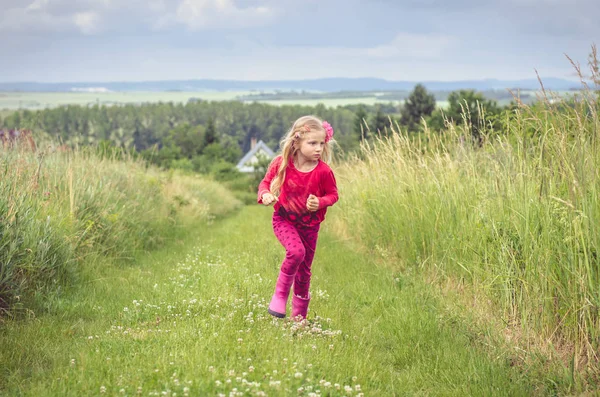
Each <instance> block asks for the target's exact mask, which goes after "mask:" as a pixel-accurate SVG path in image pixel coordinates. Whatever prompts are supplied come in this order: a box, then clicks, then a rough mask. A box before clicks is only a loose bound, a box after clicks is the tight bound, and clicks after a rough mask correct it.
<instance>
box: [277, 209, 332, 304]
mask: <svg viewBox="0 0 600 397" xmlns="http://www.w3.org/2000/svg"><path fill="white" fill-rule="evenodd" d="M319 227H320V226H319V225H317V226H309V227H306V226H302V225H295V224H293V223H291V222H290V221H288V220H287V219H285V218H284V217H282V216H281V215H279V214H278V213H277V212H275V213H274V214H273V231H274V232H275V236H276V237H277V239H278V240H279V242H280V243H281V245H283V248H285V259H284V260H283V263H282V264H281V271H282V272H283V273H286V274H295V275H296V276H295V277H294V294H295V295H298V296H301V297H303V298H307V297H308V289H309V287H310V276H311V272H310V268H311V266H312V261H313V258H314V256H315V249H316V248H317V238H318V237H319Z"/></svg>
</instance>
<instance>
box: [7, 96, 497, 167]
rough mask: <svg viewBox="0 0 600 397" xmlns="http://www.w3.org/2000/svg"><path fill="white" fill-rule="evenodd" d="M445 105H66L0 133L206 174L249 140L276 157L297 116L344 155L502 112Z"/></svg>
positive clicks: (473, 102) (476, 124) (17, 118)
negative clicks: (24, 133) (325, 129)
mask: <svg viewBox="0 0 600 397" xmlns="http://www.w3.org/2000/svg"><path fill="white" fill-rule="evenodd" d="M448 103H449V106H448V107H447V108H446V109H444V110H441V109H439V108H438V107H437V105H436V100H435V96H434V95H433V94H432V93H429V92H427V90H426V89H425V87H424V86H423V85H421V84H418V85H417V86H415V88H414V90H413V91H412V92H411V93H410V95H409V96H408V98H407V100H406V101H405V102H404V104H402V105H400V106H398V105H396V104H394V103H391V102H390V103H388V104H378V105H347V106H338V107H337V108H328V107H325V106H324V105H322V104H319V105H316V106H302V105H285V106H273V105H269V104H262V103H256V102H254V103H243V102H240V101H221V102H219V101H211V102H208V101H198V100H196V101H189V102H188V103H186V104H174V103H148V104H143V105H133V104H128V105H119V106H105V105H97V104H96V105H93V106H79V105H69V106H63V107H58V108H53V109H44V110H38V111H29V110H24V111H19V112H14V113H13V114H11V115H9V116H7V117H5V118H4V119H3V120H0V126H2V127H3V128H28V129H31V130H33V131H34V132H35V133H36V134H37V135H38V136H39V134H44V135H46V136H48V137H50V138H52V139H54V140H59V141H60V142H62V143H63V144H65V145H69V146H87V145H98V146H101V147H105V148H106V147H116V148H126V149H128V150H131V151H134V152H135V153H138V154H141V155H142V156H143V157H144V158H146V159H148V160H149V161H150V162H152V163H155V164H157V165H159V166H161V167H165V168H171V167H175V168H187V169H191V170H194V171H199V172H210V170H211V167H214V164H215V163H225V164H235V163H237V161H238V160H239V159H240V158H241V157H242V156H243V154H244V153H246V152H247V151H248V150H249V149H250V145H251V141H252V139H253V138H255V139H257V140H263V141H264V142H265V143H266V144H267V145H268V146H269V147H271V148H272V149H274V150H277V149H278V144H279V141H280V139H281V138H282V136H283V135H284V134H285V133H286V132H287V130H288V129H289V128H290V127H291V124H292V123H293V121H294V120H296V119H297V118H298V117H300V116H302V115H305V114H315V115H317V116H319V117H321V118H323V119H325V120H328V121H329V122H330V123H331V124H332V125H333V126H334V128H335V131H336V135H335V138H336V141H337V142H338V144H339V145H340V147H341V149H342V151H343V152H351V151H353V150H354V149H355V148H357V147H358V145H359V143H360V142H361V141H362V140H369V139H372V138H373V137H374V136H376V135H380V136H381V135H386V134H388V133H389V131H390V122H391V123H392V124H398V125H399V126H401V128H403V129H406V130H407V131H410V132H415V133H416V132H419V131H420V130H422V128H423V126H424V124H423V121H425V123H427V125H428V126H429V127H430V128H431V129H433V130H441V129H443V127H444V124H445V123H446V122H451V123H455V124H459V123H462V122H465V120H467V121H468V122H469V123H470V124H471V125H472V128H473V135H475V136H476V135H478V134H480V133H481V131H482V129H485V128H492V127H494V125H493V123H494V122H495V121H494V120H498V119H500V118H499V117H497V116H498V115H500V114H501V113H502V112H503V111H505V110H506V109H507V108H506V107H500V106H498V105H497V103H496V101H494V100H490V99H486V98H485V97H484V95H483V93H478V92H475V91H471V90H464V91H456V92H452V93H450V95H449V96H448ZM484 115H485V119H484ZM490 123H491V124H490ZM221 167H222V164H221Z"/></svg>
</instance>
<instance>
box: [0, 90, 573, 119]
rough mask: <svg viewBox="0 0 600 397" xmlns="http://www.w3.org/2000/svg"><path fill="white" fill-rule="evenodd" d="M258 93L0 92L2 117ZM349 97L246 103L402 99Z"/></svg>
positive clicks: (503, 102) (370, 102)
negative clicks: (55, 109) (77, 107)
mask: <svg viewBox="0 0 600 397" xmlns="http://www.w3.org/2000/svg"><path fill="white" fill-rule="evenodd" d="M521 93H522V94H529V95H530V98H531V100H534V99H535V96H536V93H535V92H534V91H521ZM253 94H254V95H256V91H254V92H251V91H225V92H216V91H215V92H192V91H188V92H183V91H164V92H0V116H4V115H6V114H7V112H8V111H13V110H17V109H28V110H38V109H45V108H53V107H57V106H64V105H81V106H89V105H95V104H98V105H109V106H110V105H121V104H142V103H158V102H173V103H187V102H188V101H189V100H190V99H192V98H195V99H202V100H205V101H228V100H235V99H236V98H238V97H246V98H247V97H248V96H249V95H253ZM349 94H350V96H349V97H347V98H336V97H334V98H314V97H312V98H311V97H307V98H305V99H303V98H302V97H299V98H293V99H287V98H285V99H277V98H268V97H267V98H264V99H261V98H257V99H256V100H245V102H253V101H256V102H261V103H268V104H270V105H275V106H282V105H306V106H315V105H317V104H319V103H322V104H323V105H325V106H327V107H337V106H344V105H353V104H359V103H364V104H366V105H375V104H377V103H382V104H383V103H390V102H392V103H395V104H401V103H402V102H403V101H402V100H386V99H382V98H381V97H380V96H379V95H378V94H377V93H375V92H374V93H373V95H371V96H362V97H360V96H353V95H352V94H351V93H349ZM554 94H555V95H561V96H567V95H572V93H569V92H557V93H554ZM510 100H511V99H506V98H502V99H496V101H497V102H498V104H499V105H507V104H508V103H510ZM437 104H438V106H439V107H441V108H446V107H447V106H448V102H447V101H444V100H438V101H437Z"/></svg>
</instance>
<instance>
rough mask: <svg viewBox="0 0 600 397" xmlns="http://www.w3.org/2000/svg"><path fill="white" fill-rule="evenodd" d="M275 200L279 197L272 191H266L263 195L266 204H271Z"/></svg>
mask: <svg viewBox="0 0 600 397" xmlns="http://www.w3.org/2000/svg"><path fill="white" fill-rule="evenodd" d="M275 201H277V197H275V196H274V195H272V194H271V193H265V194H263V195H262V202H263V204H264V205H271V204H273V203H274V202H275Z"/></svg>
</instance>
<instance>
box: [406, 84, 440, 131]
mask: <svg viewBox="0 0 600 397" xmlns="http://www.w3.org/2000/svg"><path fill="white" fill-rule="evenodd" d="M434 110H435V96H434V95H433V94H430V93H428V92H427V90H426V89H425V86H424V85H423V84H417V85H416V86H415V88H414V90H413V91H412V92H411V93H410V95H409V96H408V98H407V99H406V102H405V103H404V106H403V107H402V110H401V115H402V116H401V118H400V123H401V124H402V125H404V126H406V127H407V128H408V130H409V131H416V130H417V129H418V126H419V124H420V123H421V118H427V117H429V116H431V114H432V113H433V111H434Z"/></svg>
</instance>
